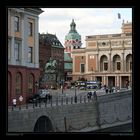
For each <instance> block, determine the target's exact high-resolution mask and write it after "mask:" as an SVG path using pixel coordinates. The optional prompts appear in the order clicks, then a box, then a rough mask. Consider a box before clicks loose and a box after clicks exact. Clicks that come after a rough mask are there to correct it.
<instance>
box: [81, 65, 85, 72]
mask: <svg viewBox="0 0 140 140" xmlns="http://www.w3.org/2000/svg"><path fill="white" fill-rule="evenodd" d="M84 72H85V64H81V73H84Z"/></svg>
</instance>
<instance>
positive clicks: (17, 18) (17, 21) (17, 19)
mask: <svg viewBox="0 0 140 140" xmlns="http://www.w3.org/2000/svg"><path fill="white" fill-rule="evenodd" d="M15 31H16V32H18V31H19V17H18V16H15Z"/></svg>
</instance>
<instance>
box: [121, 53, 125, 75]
mask: <svg viewBox="0 0 140 140" xmlns="http://www.w3.org/2000/svg"><path fill="white" fill-rule="evenodd" d="M121 71H122V72H124V71H125V70H124V52H123V53H122V61H121Z"/></svg>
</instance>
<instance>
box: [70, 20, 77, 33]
mask: <svg viewBox="0 0 140 140" xmlns="http://www.w3.org/2000/svg"><path fill="white" fill-rule="evenodd" d="M75 28H76V24H75V22H74V19H72V22H71V24H70V32H77V31H76V29H75Z"/></svg>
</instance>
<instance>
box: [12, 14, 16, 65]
mask: <svg viewBox="0 0 140 140" xmlns="http://www.w3.org/2000/svg"><path fill="white" fill-rule="evenodd" d="M11 36H12V39H11V64H13V65H14V64H15V63H16V61H15V56H14V52H15V51H14V48H15V39H14V36H15V31H14V14H11Z"/></svg>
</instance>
